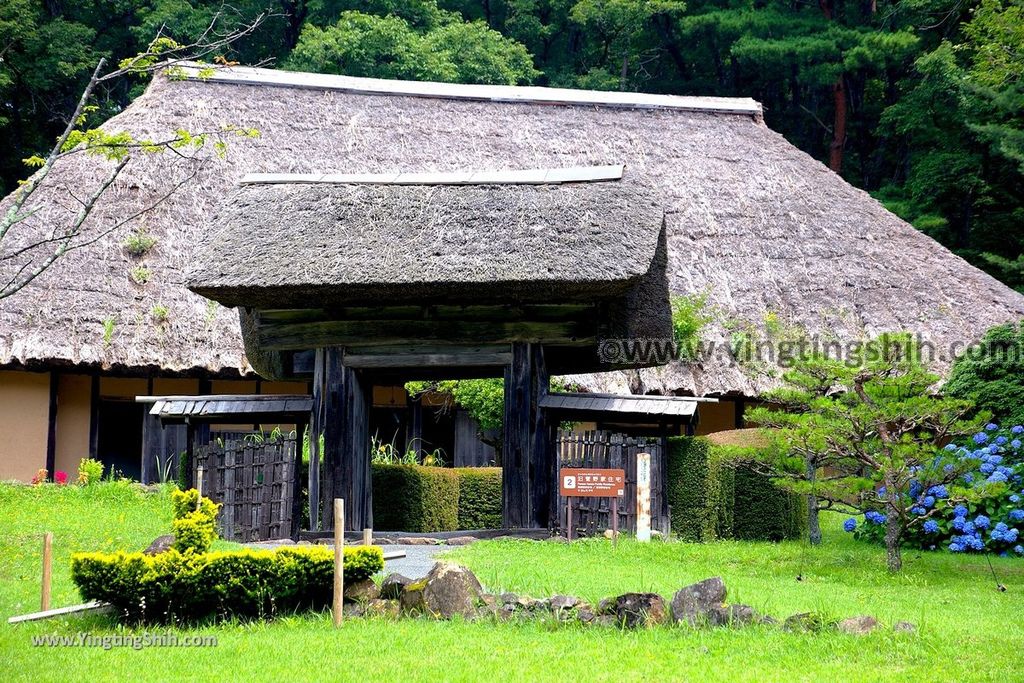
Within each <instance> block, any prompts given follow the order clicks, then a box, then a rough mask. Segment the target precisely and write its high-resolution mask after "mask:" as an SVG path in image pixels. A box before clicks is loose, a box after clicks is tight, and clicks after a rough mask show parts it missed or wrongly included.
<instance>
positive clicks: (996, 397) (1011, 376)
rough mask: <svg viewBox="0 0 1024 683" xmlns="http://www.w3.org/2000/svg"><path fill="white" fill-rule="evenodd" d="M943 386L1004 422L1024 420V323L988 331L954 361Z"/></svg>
mask: <svg viewBox="0 0 1024 683" xmlns="http://www.w3.org/2000/svg"><path fill="white" fill-rule="evenodd" d="M943 390H944V391H945V392H946V394H948V395H950V396H955V397H957V398H963V399H968V400H971V401H974V402H975V404H976V405H977V407H978V408H979V409H981V410H987V411H989V412H991V413H992V415H993V417H994V418H995V419H996V421H998V422H1000V423H1001V424H1004V425H1019V424H1024V323H1019V324H1007V325H999V326H997V327H993V328H992V329H991V330H989V331H988V332H986V333H985V336H984V337H983V338H982V340H981V342H980V343H979V344H977V345H976V346H974V347H972V348H970V349H968V350H967V351H966V352H965V353H964V354H962V355H961V356H960V357H959V358H958V359H957V361H956V362H955V363H954V364H953V371H952V372H951V373H950V376H949V381H948V382H946V385H945V387H944V389H943Z"/></svg>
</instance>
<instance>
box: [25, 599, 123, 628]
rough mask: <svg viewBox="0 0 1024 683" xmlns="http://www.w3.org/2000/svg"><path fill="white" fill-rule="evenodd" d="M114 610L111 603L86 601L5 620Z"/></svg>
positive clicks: (26, 619) (31, 619) (32, 619)
mask: <svg viewBox="0 0 1024 683" xmlns="http://www.w3.org/2000/svg"><path fill="white" fill-rule="evenodd" d="M112 611H114V607H113V605H110V604H108V603H105V602H87V603H85V604H82V605H71V606H69V607H58V608H57V609H49V610H44V611H42V612H32V613H31V614H20V615H18V616H16V617H10V618H9V619H8V620H7V623H8V624H20V623H22V622H25V621H39V620H40V619H50V618H52V617H63V616H67V615H68V614H81V613H84V612H97V613H99V612H112Z"/></svg>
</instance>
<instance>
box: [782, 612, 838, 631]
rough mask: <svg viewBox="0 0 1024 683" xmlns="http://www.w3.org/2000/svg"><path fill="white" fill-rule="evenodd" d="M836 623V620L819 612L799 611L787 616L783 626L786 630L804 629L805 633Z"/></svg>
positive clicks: (820, 629) (821, 629) (823, 628)
mask: <svg viewBox="0 0 1024 683" xmlns="http://www.w3.org/2000/svg"><path fill="white" fill-rule="evenodd" d="M834 625H835V624H834V622H831V621H829V620H828V619H826V618H825V617H824V616H822V615H821V614H818V613H817V612H799V613H797V614H793V615H791V616H789V617H787V618H786V620H785V621H784V622H782V628H783V629H785V630H786V631H802V632H804V633H817V632H818V631H824V630H825V629H827V628H830V627H832V626H834Z"/></svg>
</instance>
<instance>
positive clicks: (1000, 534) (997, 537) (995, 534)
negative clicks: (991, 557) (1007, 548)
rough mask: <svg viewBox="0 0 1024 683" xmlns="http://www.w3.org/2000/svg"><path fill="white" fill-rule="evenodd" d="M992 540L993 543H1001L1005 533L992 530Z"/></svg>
mask: <svg viewBox="0 0 1024 683" xmlns="http://www.w3.org/2000/svg"><path fill="white" fill-rule="evenodd" d="M992 540H993V541H1001V540H1003V532H1002V531H996V530H995V529H993V530H992Z"/></svg>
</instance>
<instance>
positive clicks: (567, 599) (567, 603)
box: [549, 595, 580, 612]
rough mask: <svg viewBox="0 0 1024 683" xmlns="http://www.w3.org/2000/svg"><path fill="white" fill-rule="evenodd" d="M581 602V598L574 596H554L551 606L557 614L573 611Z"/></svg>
mask: <svg viewBox="0 0 1024 683" xmlns="http://www.w3.org/2000/svg"><path fill="white" fill-rule="evenodd" d="M579 602H580V600H579V598H577V597H574V596H572V595H553V596H551V600H550V603H549V604H550V605H551V609H552V610H553V611H556V612H560V611H562V610H567V609H572V608H573V607H575V606H576V605H578V604H579Z"/></svg>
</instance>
